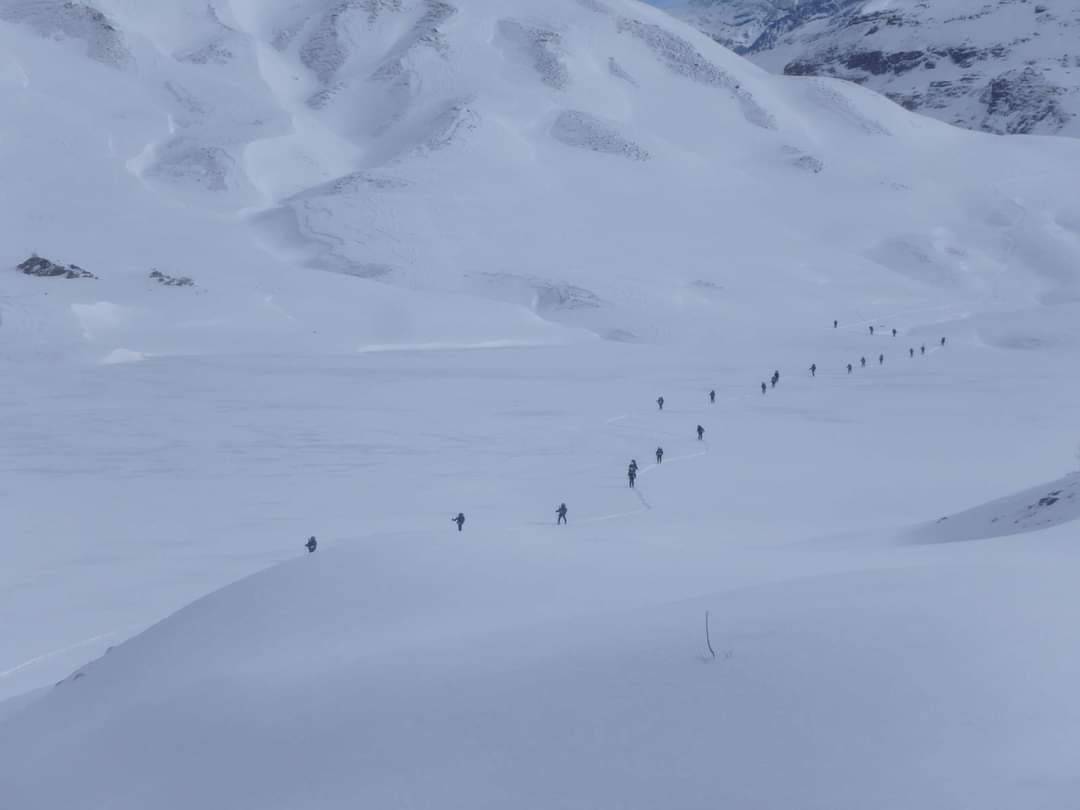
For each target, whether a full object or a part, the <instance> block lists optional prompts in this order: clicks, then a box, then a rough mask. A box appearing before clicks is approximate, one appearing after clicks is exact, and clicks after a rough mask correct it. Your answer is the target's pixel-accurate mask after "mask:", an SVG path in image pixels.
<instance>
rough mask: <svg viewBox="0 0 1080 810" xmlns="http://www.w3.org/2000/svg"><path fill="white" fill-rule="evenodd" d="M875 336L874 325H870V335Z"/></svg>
mask: <svg viewBox="0 0 1080 810" xmlns="http://www.w3.org/2000/svg"><path fill="white" fill-rule="evenodd" d="M873 336H874V327H872V326H871V327H870V337H873Z"/></svg>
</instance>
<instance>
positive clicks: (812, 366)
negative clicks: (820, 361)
mask: <svg viewBox="0 0 1080 810" xmlns="http://www.w3.org/2000/svg"><path fill="white" fill-rule="evenodd" d="M810 376H811V377H816V376H817V363H811V364H810Z"/></svg>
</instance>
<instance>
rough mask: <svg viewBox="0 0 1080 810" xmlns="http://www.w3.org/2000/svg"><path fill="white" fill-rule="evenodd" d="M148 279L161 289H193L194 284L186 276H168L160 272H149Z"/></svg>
mask: <svg viewBox="0 0 1080 810" xmlns="http://www.w3.org/2000/svg"><path fill="white" fill-rule="evenodd" d="M150 278H152V279H153V280H154V281H156V282H157V283H158V284H161V285H162V286H163V287H194V286H195V282H194V281H193V280H192V279H190V278H188V277H187V276H170V275H169V274H168V273H162V272H161V271H160V270H152V271H150Z"/></svg>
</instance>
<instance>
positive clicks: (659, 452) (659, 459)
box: [656, 447, 664, 464]
mask: <svg viewBox="0 0 1080 810" xmlns="http://www.w3.org/2000/svg"><path fill="white" fill-rule="evenodd" d="M656 463H657V464H663V463H664V448H663V447H657V448H656Z"/></svg>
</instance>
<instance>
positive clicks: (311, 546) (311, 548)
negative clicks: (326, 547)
mask: <svg viewBox="0 0 1080 810" xmlns="http://www.w3.org/2000/svg"><path fill="white" fill-rule="evenodd" d="M304 547H305V548H306V549H307V550H308V554H314V553H315V549H317V548H318V547H319V543H318V541H316V540H315V537H314V536H311V537H309V538H308V541H307V542H306V543H304Z"/></svg>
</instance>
